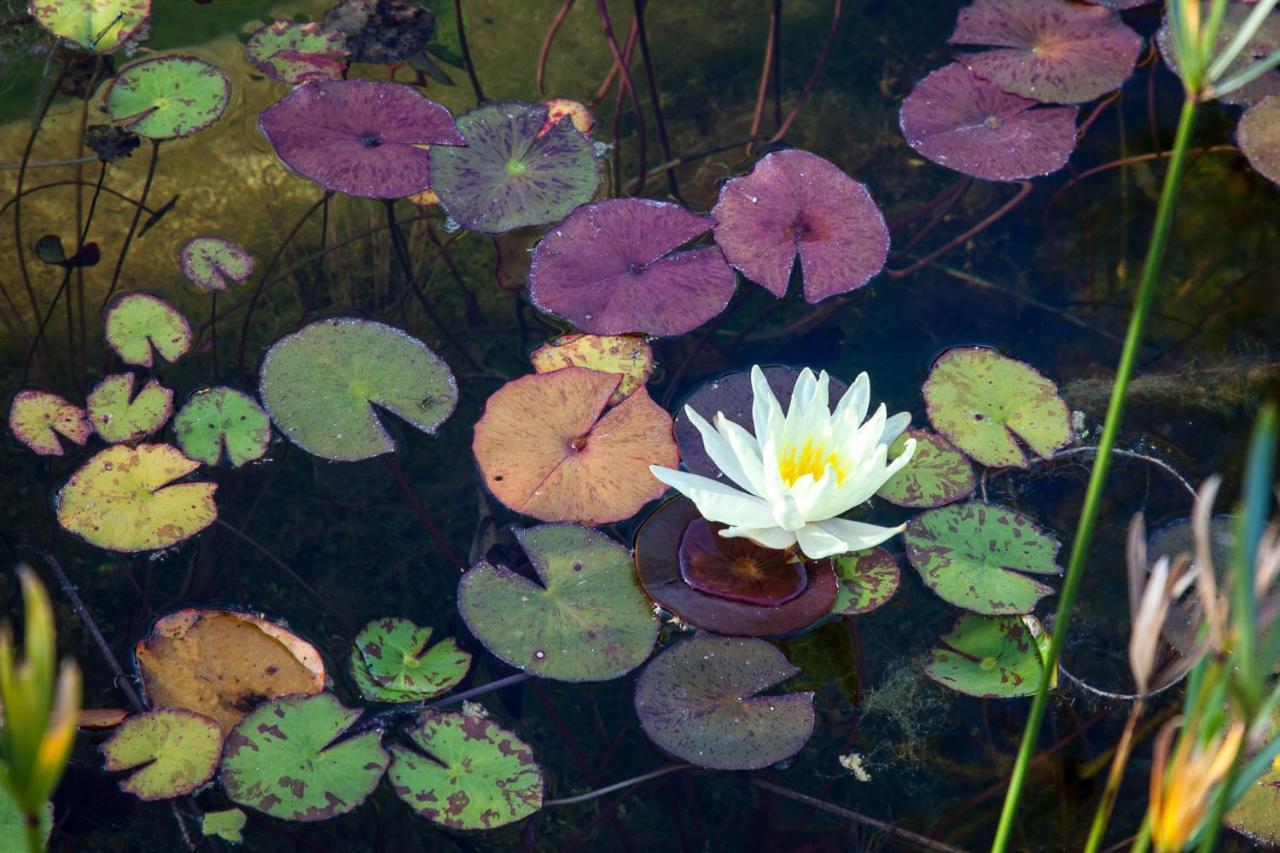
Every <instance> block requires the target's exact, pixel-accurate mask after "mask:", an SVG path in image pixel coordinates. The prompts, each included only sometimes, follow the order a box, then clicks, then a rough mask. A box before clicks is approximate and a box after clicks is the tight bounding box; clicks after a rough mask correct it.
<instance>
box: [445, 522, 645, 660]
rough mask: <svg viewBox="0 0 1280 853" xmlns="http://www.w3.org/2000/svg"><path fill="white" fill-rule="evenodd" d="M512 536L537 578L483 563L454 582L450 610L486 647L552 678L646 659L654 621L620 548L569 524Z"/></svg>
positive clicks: (626, 554)
mask: <svg viewBox="0 0 1280 853" xmlns="http://www.w3.org/2000/svg"><path fill="white" fill-rule="evenodd" d="M516 538H517V539H518V540H519V541H520V546H521V547H522V548H524V551H525V554H527V555H528V557H529V561H530V562H531V563H532V564H533V568H534V571H535V572H537V576H538V581H539V582H540V584H541V585H539V583H534V582H533V581H531V580H529V579H528V578H526V577H524V576H523V575H520V574H517V573H516V572H513V571H511V570H510V569H507V568H505V567H502V566H493V565H490V564H489V563H486V562H483V561H482V562H480V563H478V564H477V565H475V566H474V567H472V569H471V570H470V571H468V572H467V573H466V574H464V575H463V576H462V580H461V581H460V582H459V583H458V612H459V613H461V615H462V618H463V621H465V622H466V623H467V627H468V628H470V629H471V633H473V634H475V635H476V637H477V638H478V639H479V640H480V642H481V643H483V644H484V646H485V648H487V649H488V650H489V651H490V652H492V653H493V654H494V655H496V656H497V657H498V658H500V659H502V660H504V661H506V662H507V663H509V664H511V665H512V666H515V667H519V668H520V669H523V670H524V671H525V672H529V673H532V674H533V675H536V676H538V677H540V678H554V679H556V680H558V681H608V680H609V679H612V678H618V677H619V676H621V675H625V674H626V673H628V672H630V671H631V670H633V669H635V668H636V667H637V666H639V665H640V664H642V663H644V661H645V659H646V658H648V657H649V654H650V652H652V651H653V644H654V642H655V641H656V640H657V638H658V619H657V617H656V616H654V614H653V610H652V608H651V606H650V604H649V598H648V596H646V595H645V594H644V592H643V590H641V588H640V585H639V583H637V581H636V578H635V572H634V571H632V568H631V557H630V554H629V553H628V552H627V549H626V548H623V547H622V546H621V545H619V544H618V543H616V542H614V541H613V540H611V539H609V538H608V537H607V536H604V535H603V534H601V533H600V532H598V531H596V530H592V529H591V528H589V527H581V526H579V525H576V524H543V525H540V526H538V527H531V528H529V529H528V530H521V531H519V532H518V533H517V534H516Z"/></svg>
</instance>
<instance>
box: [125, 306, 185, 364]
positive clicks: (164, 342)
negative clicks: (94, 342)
mask: <svg viewBox="0 0 1280 853" xmlns="http://www.w3.org/2000/svg"><path fill="white" fill-rule="evenodd" d="M106 340H107V346H109V347H111V349H113V350H115V353H116V355H118V356H120V360H121V361H123V362H124V363H125V364H138V365H141V366H143V367H151V366H152V359H151V349H152V347H154V348H155V351H156V352H158V353H160V355H161V357H163V358H164V360H165V361H168V362H175V361H177V360H178V359H180V358H182V356H184V355H186V354H187V351H188V350H190V349H191V341H192V336H191V324H190V323H188V322H187V318H186V317H183V316H182V315H181V314H180V313H178V309H176V308H174V307H173V306H172V305H170V304H169V303H168V302H165V301H164V300H163V299H160V298H159V297H156V296H152V295H151V294H149V293H126V294H125V295H124V296H121V297H120V298H119V299H117V300H116V301H115V302H114V303H113V304H112V306H111V307H110V308H108V309H107V317H106Z"/></svg>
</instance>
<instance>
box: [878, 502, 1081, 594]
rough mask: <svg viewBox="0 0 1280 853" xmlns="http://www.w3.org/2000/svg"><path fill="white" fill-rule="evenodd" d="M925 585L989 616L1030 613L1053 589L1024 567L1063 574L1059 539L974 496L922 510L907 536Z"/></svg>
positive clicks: (909, 525) (1022, 517)
mask: <svg viewBox="0 0 1280 853" xmlns="http://www.w3.org/2000/svg"><path fill="white" fill-rule="evenodd" d="M902 538H903V541H904V542H905V543H906V546H907V559H909V560H910V561H911V565H913V566H915V568H916V571H918V572H919V573H920V577H921V579H923V580H924V582H925V585H926V586H928V587H929V588H930V589H932V590H933V591H934V592H936V593H937V594H938V595H939V596H941V597H942V598H943V599H945V600H947V601H949V602H951V603H952V604H954V605H955V606H956V607H962V608H964V609H965V610H972V611H973V612H975V613H981V614H984V615H986V616H995V615H997V614H1003V613H1030V612H1031V611H1032V610H1033V609H1034V608H1035V606H1036V602H1038V601H1039V600H1040V599H1041V598H1043V597H1044V596H1046V595H1049V594H1050V593H1052V592H1053V590H1052V589H1051V588H1050V587H1048V586H1045V585H1044V584H1042V583H1040V582H1039V581H1036V580H1033V579H1031V578H1029V577H1026V575H1024V574H1019V572H1026V573H1029V574H1036V575H1057V574H1061V573H1062V568H1061V567H1060V566H1059V565H1058V563H1057V559H1058V548H1059V543H1058V541H1057V540H1056V539H1054V538H1053V537H1052V536H1049V535H1048V534H1047V533H1045V532H1044V531H1042V530H1041V529H1040V528H1039V527H1037V526H1036V524H1035V522H1033V521H1032V520H1031V519H1030V518H1028V517H1027V516H1025V515H1022V514H1021V513H1017V512H1014V511H1013V510H1011V509H1005V508H1004V507H999V506H992V505H991V504H984V503H979V502H977V501H973V502H970V503H963V504H952V505H951V506H944V507H941V508H939V509H931V510H929V511H927V512H922V513H921V514H920V515H917V516H916V517H915V518H913V519H911V520H910V521H908V522H907V529H906V532H905V533H903V535H902Z"/></svg>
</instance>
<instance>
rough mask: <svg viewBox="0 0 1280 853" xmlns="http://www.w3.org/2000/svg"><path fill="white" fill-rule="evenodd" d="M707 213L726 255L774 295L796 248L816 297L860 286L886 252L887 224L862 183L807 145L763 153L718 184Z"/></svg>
mask: <svg viewBox="0 0 1280 853" xmlns="http://www.w3.org/2000/svg"><path fill="white" fill-rule="evenodd" d="M711 216H712V218H713V219H714V220H715V228H716V242H717V243H719V244H720V248H721V249H723V250H724V253H725V256H726V257H728V259H729V263H731V264H733V265H734V266H735V267H737V269H738V270H739V271H740V272H741V273H742V274H743V275H744V276H746V277H747V278H749V279H751V280H752V281H754V282H756V283H757V284H760V285H762V286H764V287H765V288H767V289H768V290H769V292H770V293H772V294H773V295H774V296H777V297H778V298H779V299H781V298H782V297H784V296H786V295H787V284H788V282H789V281H790V279H791V268H792V267H793V266H795V260H796V257H797V256H799V258H800V268H801V270H802V272H803V273H804V298H805V299H807V300H809V301H810V302H814V303H816V302H821V301H822V300H823V299H826V298H828V297H830V296H835V295H837V294H840V293H848V292H849V291H850V290H855V289H857V288H859V287H862V286H863V285H864V284H866V283H867V282H868V281H870V280H871V278H872V276H874V275H875V274H876V273H878V272H880V270H882V269H884V262H885V259H886V258H888V256H889V228H888V226H887V225H885V222H884V216H882V215H881V213H880V208H878V207H876V203H875V202H874V201H873V200H872V199H871V194H870V193H869V192H867V188H866V187H865V186H863V185H862V184H860V183H858V182H857V181H855V180H854V179H853V178H850V177H849V176H848V175H846V174H845V173H844V172H842V171H841V170H840V168H839V167H838V166H836V165H835V164H834V163H831V162H830V161H827V160H824V159H822V158H821V157H819V156H818V155H816V154H810V153H809V152H808V151H800V150H796V149H791V150H788V151H775V152H773V153H772V154H767V155H765V157H764V158H763V159H761V160H760V162H759V163H757V164H756V166H755V169H753V170H752V171H751V174H749V175H744V176H743V177H741V178H734V179H733V180H731V181H729V182H728V183H727V184H725V185H724V188H723V189H721V190H720V200H719V201H717V202H716V206H715V209H714V210H713V211H712V212H711Z"/></svg>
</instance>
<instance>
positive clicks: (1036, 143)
mask: <svg viewBox="0 0 1280 853" xmlns="http://www.w3.org/2000/svg"><path fill="white" fill-rule="evenodd" d="M1077 112H1078V111H1077V109H1076V108H1075V107H1042V106H1040V105H1039V104H1038V102H1036V101H1033V100H1030V99H1029V98H1023V97H1021V96H1019V95H1011V94H1009V93H1008V92H1006V91H1004V90H1003V89H1001V88H1000V87H999V86H997V85H996V84H995V83H991V82H989V81H987V80H983V79H982V78H980V77H978V76H977V75H975V74H974V73H973V72H972V71H970V70H969V69H968V68H965V67H964V66H963V65H960V64H958V63H952V64H951V65H948V66H945V67H943V68H939V69H938V70H937V71H934V72H933V73H932V74H929V75H928V76H927V77H925V78H924V79H923V80H921V81H920V82H919V83H917V84H916V87H915V89H913V90H912V91H911V94H910V95H908V96H907V99H906V100H905V101H903V102H902V112H901V114H900V115H899V121H900V123H901V125H902V135H903V136H905V137H906V139H907V144H908V145H910V146H911V147H912V148H914V149H915V150H916V151H918V152H920V154H922V155H923V156H925V157H927V158H929V159H930V160H932V161H933V162H935V163H937V164H939V165H942V166H946V167H947V168H950V169H955V170H956V171H957V172H962V173H964V174H966V175H972V176H973V177H975V178H983V179H985V180H989V181H1020V180H1023V179H1025V178H1032V177H1036V176H1039V175H1047V174H1049V173H1050V172H1056V171H1057V170H1059V169H1061V168H1062V167H1063V166H1065V165H1066V163H1067V158H1069V157H1070V156H1071V152H1072V151H1074V150H1075V147H1076V113H1077Z"/></svg>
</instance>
